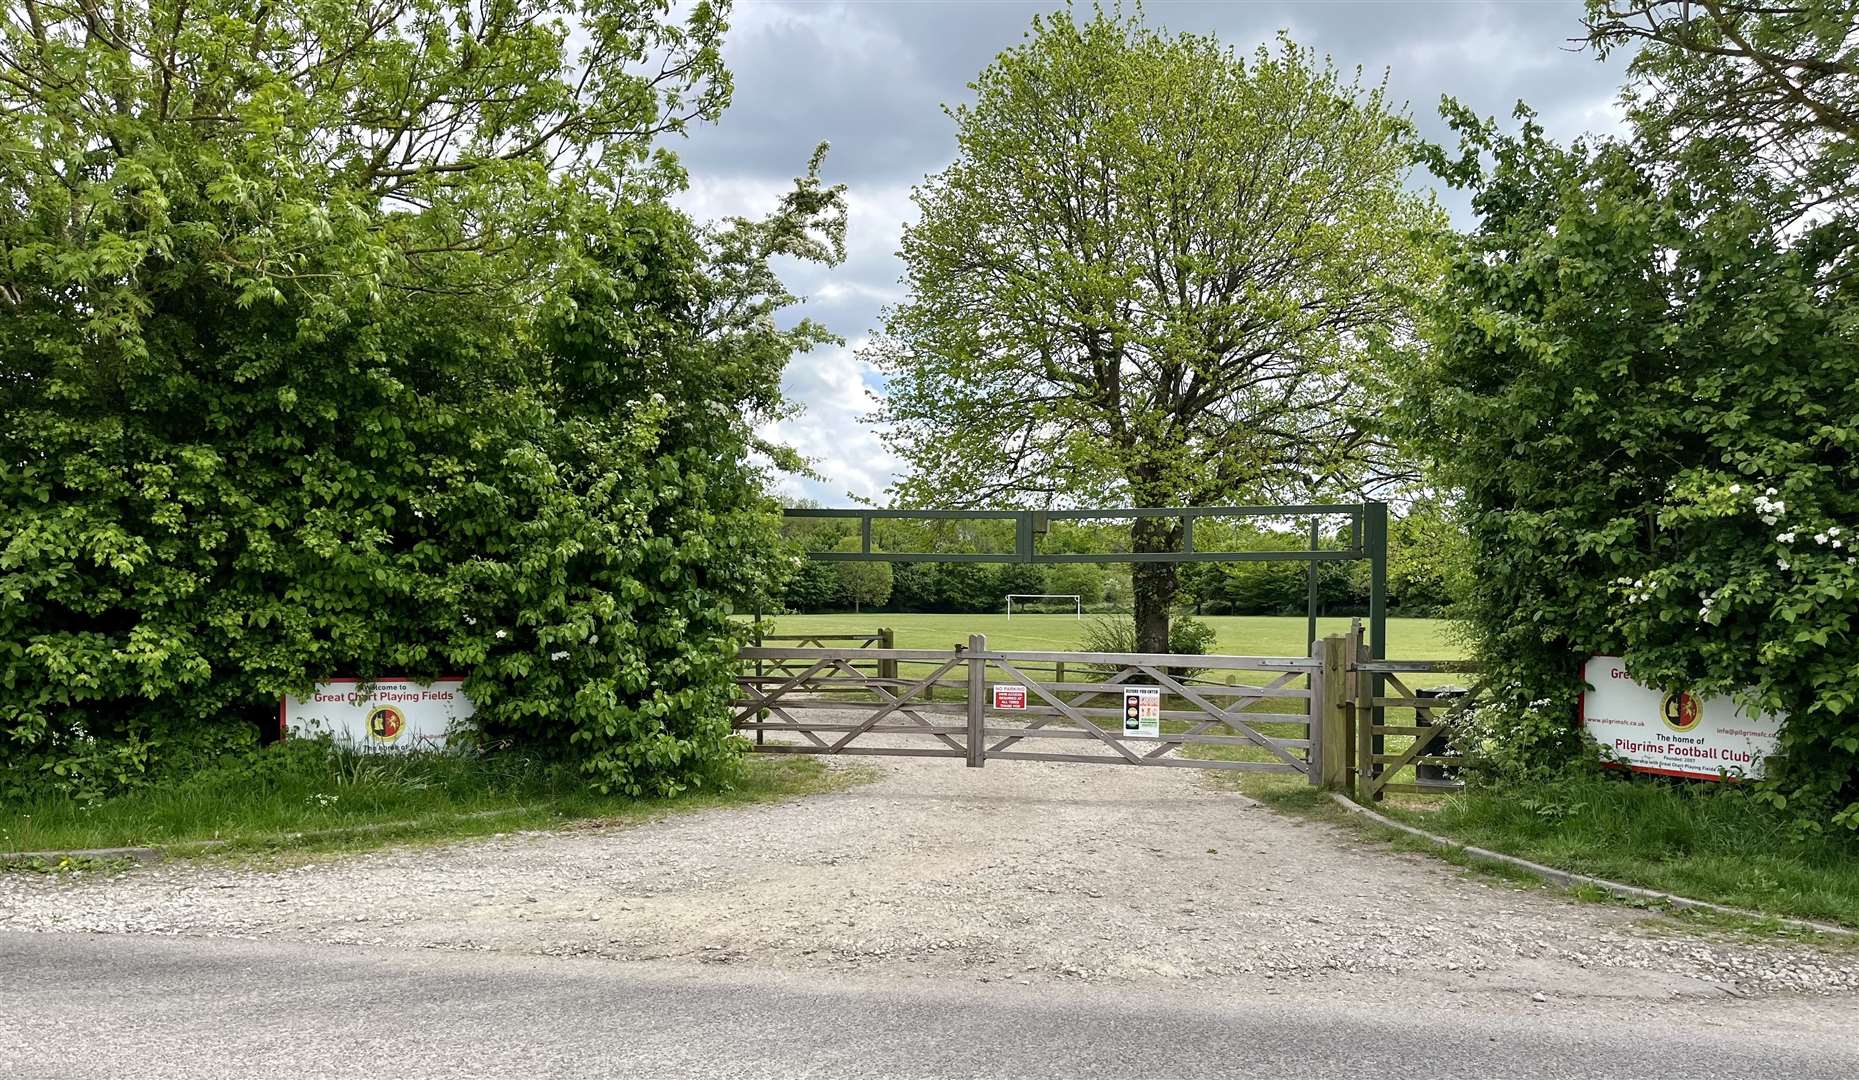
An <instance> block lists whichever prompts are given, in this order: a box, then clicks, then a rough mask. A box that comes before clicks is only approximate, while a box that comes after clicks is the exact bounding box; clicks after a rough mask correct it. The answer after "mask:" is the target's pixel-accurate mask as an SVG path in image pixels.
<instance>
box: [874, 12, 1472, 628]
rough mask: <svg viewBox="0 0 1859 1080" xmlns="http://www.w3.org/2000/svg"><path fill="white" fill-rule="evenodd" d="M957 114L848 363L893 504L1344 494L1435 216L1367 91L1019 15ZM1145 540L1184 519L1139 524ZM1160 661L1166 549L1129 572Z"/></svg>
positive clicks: (1138, 28) (1270, 64)
mask: <svg viewBox="0 0 1859 1080" xmlns="http://www.w3.org/2000/svg"><path fill="white" fill-rule="evenodd" d="M974 89H975V101H974V103H973V104H972V105H964V106H960V107H957V108H955V109H953V110H951V112H950V115H951V117H952V119H953V120H954V122H955V128H956V138H957V143H958V147H959V151H958V156H957V159H956V161H955V163H954V164H953V165H951V166H949V168H947V169H946V170H944V171H943V172H941V173H939V174H937V175H935V176H932V177H930V178H929V179H928V180H926V181H925V182H924V183H923V185H922V186H920V187H919V188H918V189H917V192H916V202H917V205H918V207H919V209H920V211H921V220H920V221H919V222H918V223H917V224H916V225H914V226H912V227H910V228H909V229H908V230H907V231H906V233H905V236H904V241H903V247H902V251H901V255H902V258H903V260H904V263H905V266H906V281H907V284H908V286H909V289H910V296H909V299H908V300H907V301H905V302H904V303H903V304H901V305H899V306H898V307H896V308H895V309H893V310H892V311H890V312H889V313H888V317H887V320H886V324H885V333H884V335H882V336H881V337H880V338H879V339H878V340H877V342H876V343H875V344H874V345H873V346H872V347H871V348H870V350H869V353H868V356H869V357H870V359H872V360H873V361H874V362H875V363H876V364H877V365H878V366H879V367H880V368H881V369H882V370H883V371H884V373H885V375H886V377H887V379H888V382H887V388H886V393H885V397H884V399H883V402H882V404H881V406H880V408H879V409H878V412H877V419H878V420H879V421H880V422H882V423H883V424H885V425H886V427H887V430H888V432H889V435H888V439H889V441H890V444H891V446H892V447H893V448H894V449H895V450H896V451H897V452H898V453H899V454H901V455H902V456H903V457H904V458H905V459H906V460H907V461H908V462H909V465H910V468H911V472H910V475H909V476H908V477H907V479H905V480H904V481H903V482H902V483H901V484H900V485H899V486H898V488H897V490H896V492H895V495H896V496H897V498H898V500H899V501H900V503H901V504H903V505H976V504H986V503H989V502H991V501H993V500H997V499H1001V498H1011V499H1013V500H1015V501H1019V502H1030V503H1034V504H1037V505H1055V504H1056V505H1063V504H1072V505H1078V504H1082V505H1104V504H1105V503H1112V504H1114V503H1120V502H1121V503H1130V504H1134V505H1139V506H1198V505H1208V504H1213V503H1227V502H1243V501H1250V500H1264V499H1270V498H1274V497H1278V496H1281V495H1284V494H1289V493H1295V494H1297V495H1300V496H1301V495H1304V494H1307V493H1308V490H1309V488H1310V486H1311V485H1312V483H1313V481H1312V479H1311V478H1312V477H1332V478H1335V479H1334V480H1333V481H1332V483H1333V485H1334V486H1336V487H1338V488H1343V487H1347V486H1348V485H1349V484H1350V483H1351V482H1352V481H1354V480H1356V479H1358V478H1359V474H1360V472H1361V466H1362V465H1363V464H1364V463H1366V462H1368V461H1370V460H1371V459H1372V458H1373V457H1374V456H1375V454H1374V451H1375V450H1376V449H1377V447H1376V442H1375V440H1374V439H1373V438H1371V437H1370V436H1369V435H1368V433H1367V431H1366V430H1365V428H1364V426H1363V425H1361V424H1360V423H1358V422H1357V420H1358V415H1359V413H1360V411H1361V410H1362V409H1363V407H1364V404H1365V403H1364V401H1363V399H1362V398H1363V395H1362V381H1361V380H1359V379H1358V378H1356V377H1355V373H1356V369H1357V368H1358V366H1359V365H1362V364H1364V363H1366V362H1367V357H1368V355H1369V354H1370V352H1371V350H1372V346H1373V343H1374V342H1376V341H1377V340H1378V339H1380V338H1383V337H1386V336H1391V335H1399V334H1401V333H1402V332H1403V327H1404V325H1405V320H1406V318H1407V308H1406V305H1405V302H1404V300H1403V294H1404V292H1405V291H1406V290H1407V289H1408V288H1409V287H1410V286H1412V285H1413V284H1414V283H1415V282H1417V281H1418V280H1421V279H1423V278H1424V277H1425V276H1426V274H1427V273H1428V272H1429V266H1430V265H1431V262H1430V253H1429V252H1430V249H1429V247H1428V244H1427V243H1426V242H1424V241H1423V240H1421V239H1418V238H1419V237H1423V236H1424V235H1425V234H1428V233H1429V232H1431V231H1432V230H1435V229H1437V228H1438V227H1439V226H1440V224H1441V218H1440V215H1439V214H1438V212H1437V211H1436V209H1435V208H1434V207H1433V206H1432V204H1431V203H1430V202H1429V201H1427V200H1423V199H1420V198H1417V197H1415V196H1414V195H1413V194H1411V193H1410V192H1409V191H1407V190H1406V188H1405V187H1404V181H1405V179H1406V177H1407V174H1408V169H1409V164H1410V141H1411V137H1412V132H1411V129H1410V126H1409V124H1408V122H1407V120H1406V119H1405V118H1404V117H1403V116H1402V115H1400V114H1399V113H1398V112H1397V111H1396V110H1394V109H1393V108H1391V107H1390V106H1389V104H1388V102H1387V101H1386V99H1385V95H1384V92H1383V90H1382V89H1381V88H1379V87H1376V88H1369V89H1365V88H1364V87H1362V86H1361V85H1360V83H1359V82H1351V81H1348V80H1345V79H1344V78H1343V77H1342V76H1340V75H1339V74H1338V73H1337V71H1336V70H1335V69H1334V67H1332V66H1331V65H1330V64H1329V63H1327V62H1319V61H1318V60H1317V59H1316V58H1315V57H1314V56H1313V55H1312V54H1311V53H1310V52H1309V51H1307V50H1305V49H1301V48H1299V47H1297V46H1295V45H1293V44H1292V43H1290V42H1289V41H1281V42H1280V44H1279V47H1278V48H1277V49H1276V50H1275V51H1269V50H1264V49H1261V50H1260V51H1259V52H1258V53H1257V54H1255V55H1254V56H1252V57H1251V58H1250V59H1246V58H1242V57H1239V56H1237V55H1235V54H1234V53H1233V52H1231V51H1230V50H1227V49H1223V48H1222V47H1221V46H1220V45H1219V44H1218V43H1217V42H1215V41H1214V40H1212V39H1210V38H1206V37H1199V36H1195V35H1192V34H1183V35H1179V36H1169V35H1165V34H1163V33H1160V32H1158V31H1155V30H1152V29H1149V28H1147V27H1145V26H1143V25H1142V24H1141V23H1140V22H1137V21H1135V20H1122V19H1119V18H1115V17H1113V16H1110V15H1107V14H1105V13H1104V12H1102V11H1101V10H1100V11H1099V12H1098V13H1097V15H1096V16H1095V17H1094V18H1093V19H1091V20H1090V21H1089V22H1087V23H1084V24H1079V23H1077V22H1075V21H1073V19H1072V17H1071V16H1070V14H1069V13H1061V14H1058V15H1054V16H1051V17H1042V18H1038V19H1035V20H1034V23H1033V31H1032V34H1031V36H1030V38H1029V40H1028V41H1027V42H1026V43H1025V44H1023V45H1019V46H1016V47H1014V48H1012V49H1009V50H1007V51H1006V52H1004V53H1002V54H1001V55H1000V56H999V57H998V58H997V59H996V60H995V62H994V64H993V65H992V66H990V67H989V68H988V69H987V70H986V71H984V72H982V74H981V76H980V77H979V79H978V80H977V81H976V83H975V84H974ZM1131 541H1132V546H1133V548H1134V550H1136V551H1139V552H1165V551H1171V550H1176V549H1177V548H1178V547H1179V544H1180V536H1179V525H1178V523H1175V522H1170V521H1167V520H1166V519H1146V520H1139V521H1138V522H1136V524H1135V525H1134V526H1133V530H1132V535H1131ZM1133 578H1134V591H1135V618H1136V623H1137V628H1138V641H1139V643H1140V646H1141V647H1142V648H1143V649H1145V650H1149V651H1165V650H1166V647H1167V641H1168V617H1169V606H1170V604H1171V603H1172V602H1173V600H1174V599H1175V591H1176V580H1177V579H1176V569H1175V567H1174V566H1173V565H1172V564H1164V563H1146V564H1139V565H1138V566H1137V568H1136V569H1135V571H1134V573H1133Z"/></svg>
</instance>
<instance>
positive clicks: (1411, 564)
mask: <svg viewBox="0 0 1859 1080" xmlns="http://www.w3.org/2000/svg"><path fill="white" fill-rule="evenodd" d="M879 524H880V530H881V532H880V535H879V536H877V537H875V538H874V539H875V541H876V542H875V544H874V546H875V547H877V548H878V549H880V550H888V551H917V552H923V551H933V552H942V553H950V554H956V553H971V552H983V551H1006V550H1011V548H1012V543H1013V541H1012V535H1011V531H1010V529H1009V528H1007V527H1006V526H1005V525H997V524H996V523H994V522H980V523H972V522H956V523H948V522H939V523H931V524H924V523H915V522H911V523H905V522H890V521H885V522H881V523H879ZM788 525H789V529H788V531H789V535H790V537H791V538H793V539H795V540H796V541H797V542H798V543H799V544H800V546H801V547H802V549H803V550H807V551H834V550H856V544H857V534H856V529H855V527H854V525H853V523H852V522H851V521H849V520H847V521H841V520H838V519H822V520H806V521H798V522H797V521H790V522H789V523H788ZM1444 532H1445V526H1444V525H1443V523H1442V522H1441V521H1440V520H1439V518H1438V517H1437V515H1434V514H1430V513H1427V514H1409V515H1408V516H1406V517H1401V518H1396V519H1395V521H1394V523H1393V525H1392V526H1391V528H1390V536H1389V540H1390V543H1389V575H1388V578H1389V606H1390V610H1392V611H1395V612H1397V613H1399V614H1404V615H1413V616H1432V615H1443V614H1446V613H1447V610H1448V609H1449V608H1450V606H1451V604H1452V600H1453V592H1454V587H1455V582H1456V580H1457V573H1458V567H1457V564H1456V563H1455V562H1454V561H1453V559H1452V552H1453V551H1454V550H1456V546H1455V545H1454V544H1453V543H1452V542H1451V540H1450V537H1449V536H1446V535H1443V533H1444ZM1195 535H1196V540H1197V545H1198V546H1199V547H1201V548H1202V549H1204V550H1207V549H1214V548H1215V547H1216V545H1217V547H1218V549H1222V550H1232V551H1261V550H1267V551H1282V550H1298V549H1303V548H1307V547H1308V546H1309V534H1308V532H1294V531H1291V530H1288V529H1281V530H1274V529H1266V528H1258V527H1254V526H1251V525H1244V524H1234V523H1231V522H1215V521H1212V520H1206V521H1202V522H1199V523H1197V524H1196V526H1195ZM1348 540H1349V536H1348V528H1347V527H1344V528H1342V529H1339V530H1334V531H1331V532H1328V533H1326V534H1324V535H1323V536H1322V538H1321V540H1320V541H1319V543H1320V544H1321V546H1322V547H1324V548H1339V547H1344V546H1347V544H1348ZM1119 545H1123V546H1127V532H1126V531H1124V530H1121V529H1119V528H1116V527H1114V526H1102V527H1099V526H1091V525H1080V526H1069V527H1065V528H1062V529H1061V528H1058V527H1055V529H1054V532H1053V533H1052V534H1050V535H1049V536H1048V537H1047V538H1046V539H1045V541H1044V542H1043V543H1042V544H1041V550H1042V551H1072V552H1089V551H1096V552H1100V553H1111V552H1116V551H1118V550H1119V549H1120V548H1119ZM1307 573H1308V570H1307V564H1305V563H1301V562H1236V563H1187V564H1184V565H1183V567H1182V574H1181V590H1180V594H1179V598H1178V603H1179V606H1180V607H1181V608H1182V609H1183V610H1187V611H1191V612H1194V613H1195V614H1200V615H1301V614H1303V613H1304V611H1305V603H1306V595H1307V590H1308V577H1307ZM1009 593H1054V594H1061V595H1076V596H1079V597H1081V598H1082V599H1083V601H1084V604H1085V608H1086V610H1088V611H1098V612H1110V611H1127V610H1129V607H1130V575H1129V567H1128V566H1127V565H1123V564H1114V563H1113V564H1102V565H1100V564H1090V563H1062V564H1058V565H1038V564H1031V565H1029V564H1023V563H971V562H949V563H940V562H904V563H851V562H823V561H819V560H814V559H808V560H806V561H805V562H804V563H803V564H802V565H801V566H800V567H799V568H798V569H797V570H796V572H795V573H794V575H793V576H792V577H791V578H790V579H789V580H788V582H787V585H786V587H785V589H784V590H783V591H782V592H781V593H780V594H779V595H778V596H777V597H776V598H775V599H774V605H775V606H777V607H779V608H781V609H783V610H787V611H796V612H827V611H854V610H857V611H873V612H899V613H902V612H922V613H955V612H997V611H1001V610H1003V606H1004V603H1005V597H1006V596H1007V594H1009ZM1368 593H1369V564H1368V563H1367V562H1365V561H1364V562H1357V561H1351V562H1341V561H1336V562H1322V563H1318V564H1317V604H1318V610H1319V611H1320V612H1321V613H1322V614H1326V615H1354V614H1363V613H1366V612H1367V610H1368ZM1069 605H1070V602H1069V601H1053V602H1051V608H1052V610H1070V606H1069ZM1029 607H1031V608H1032V609H1033V610H1039V605H1038V603H1037V602H1033V603H1031V604H1029ZM1016 609H1017V606H1016Z"/></svg>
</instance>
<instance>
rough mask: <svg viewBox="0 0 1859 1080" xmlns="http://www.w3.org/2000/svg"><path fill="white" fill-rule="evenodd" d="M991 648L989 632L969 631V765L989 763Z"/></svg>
mask: <svg viewBox="0 0 1859 1080" xmlns="http://www.w3.org/2000/svg"><path fill="white" fill-rule="evenodd" d="M987 651H988V636H987V635H986V634H970V635H968V767H969V768H971V769H979V768H981V767H982V766H983V765H985V764H987V760H988V748H987V742H986V739H987V735H986V729H987V721H988V703H987V700H986V699H987V690H988V686H987V683H988V661H987V658H986V657H985V656H983V655H982V654H983V653H986V652H987Z"/></svg>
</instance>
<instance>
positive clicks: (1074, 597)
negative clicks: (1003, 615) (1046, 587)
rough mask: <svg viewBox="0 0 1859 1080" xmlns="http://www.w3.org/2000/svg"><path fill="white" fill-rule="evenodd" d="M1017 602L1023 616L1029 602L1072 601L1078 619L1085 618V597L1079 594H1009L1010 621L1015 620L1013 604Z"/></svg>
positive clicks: (1008, 614) (1008, 612) (1008, 609)
mask: <svg viewBox="0 0 1859 1080" xmlns="http://www.w3.org/2000/svg"><path fill="white" fill-rule="evenodd" d="M1015 600H1018V601H1020V614H1022V615H1025V614H1026V602H1027V601H1028V600H1070V601H1071V602H1072V607H1074V608H1075V609H1077V616H1078V618H1080V619H1082V618H1084V597H1082V596H1080V595H1078V594H1077V593H1021V592H1017V593H1008V594H1007V617H1008V618H1009V619H1011V618H1013V602H1014V601H1015Z"/></svg>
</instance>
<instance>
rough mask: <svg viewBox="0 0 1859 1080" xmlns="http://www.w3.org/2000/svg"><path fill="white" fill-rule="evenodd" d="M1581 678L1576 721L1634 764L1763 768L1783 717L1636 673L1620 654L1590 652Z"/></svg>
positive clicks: (1685, 771) (1663, 769)
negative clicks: (1659, 684) (1648, 681)
mask: <svg viewBox="0 0 1859 1080" xmlns="http://www.w3.org/2000/svg"><path fill="white" fill-rule="evenodd" d="M1582 678H1583V679H1585V680H1586V681H1587V683H1588V685H1589V686H1592V687H1594V689H1592V690H1589V691H1587V692H1585V693H1584V694H1583V695H1582V699H1581V723H1582V727H1583V728H1584V729H1586V730H1587V732H1588V734H1589V735H1591V736H1593V737H1594V739H1595V741H1596V742H1598V743H1600V744H1601V745H1602V746H1604V747H1607V748H1608V749H1609V750H1611V751H1613V753H1614V756H1615V757H1617V758H1619V759H1620V760H1622V761H1624V762H1625V763H1626V764H1627V765H1628V766H1629V767H1630V768H1632V769H1633V770H1635V771H1636V772H1648V773H1658V774H1659V775H1661V776H1690V777H1696V778H1699V779H1705V780H1715V779H1717V778H1718V777H1719V776H1720V775H1721V774H1723V773H1728V774H1729V775H1731V776H1741V777H1749V778H1751V779H1754V778H1756V777H1759V776H1761V775H1762V759H1763V758H1766V757H1768V756H1769V755H1771V754H1773V753H1775V746H1776V737H1777V735H1778V734H1779V733H1780V731H1781V726H1782V721H1783V720H1784V719H1785V718H1784V717H1780V716H1775V715H1772V714H1767V713H1765V714H1762V715H1755V714H1752V713H1750V712H1749V711H1748V710H1746V709H1744V708H1742V707H1740V706H1738V705H1737V703H1736V702H1735V700H1733V699H1731V698H1729V697H1727V696H1720V697H1714V698H1700V697H1698V696H1697V695H1695V694H1690V693H1686V692H1684V691H1674V692H1666V691H1661V690H1655V689H1653V688H1652V687H1650V686H1646V685H1644V684H1642V683H1639V682H1636V681H1634V679H1633V677H1632V676H1630V675H1628V674H1627V671H1626V665H1625V664H1623V663H1621V660H1620V658H1619V657H1618V656H1595V657H1590V658H1589V660H1588V664H1587V667H1585V668H1584V669H1583V671H1582Z"/></svg>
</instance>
